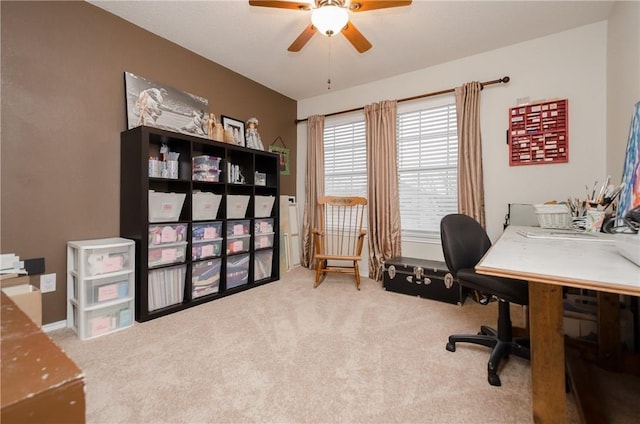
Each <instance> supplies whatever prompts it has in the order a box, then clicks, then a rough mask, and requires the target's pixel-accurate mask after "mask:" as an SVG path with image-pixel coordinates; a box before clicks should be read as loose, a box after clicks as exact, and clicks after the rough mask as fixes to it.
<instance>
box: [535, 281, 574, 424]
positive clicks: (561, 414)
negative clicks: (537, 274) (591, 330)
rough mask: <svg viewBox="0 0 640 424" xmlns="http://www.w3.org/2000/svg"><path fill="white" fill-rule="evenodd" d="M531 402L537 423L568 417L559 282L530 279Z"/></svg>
mask: <svg viewBox="0 0 640 424" xmlns="http://www.w3.org/2000/svg"><path fill="white" fill-rule="evenodd" d="M529 310H530V315H531V403H532V406H533V420H534V421H535V422H536V423H545V424H546V423H562V422H565V421H566V419H567V418H566V417H567V397H566V394H565V372H564V335H563V333H564V331H563V315H562V286H559V285H552V284H544V283H534V282H529Z"/></svg>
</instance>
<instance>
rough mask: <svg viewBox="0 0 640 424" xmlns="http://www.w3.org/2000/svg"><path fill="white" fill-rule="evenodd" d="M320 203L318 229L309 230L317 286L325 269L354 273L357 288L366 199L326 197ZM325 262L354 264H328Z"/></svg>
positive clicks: (323, 275)
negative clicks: (313, 248) (311, 234)
mask: <svg viewBox="0 0 640 424" xmlns="http://www.w3.org/2000/svg"><path fill="white" fill-rule="evenodd" d="M318 204H319V205H320V209H321V212H320V217H319V228H314V229H312V233H313V238H314V241H315V262H316V282H315V284H314V286H313V287H314V288H315V287H318V286H319V285H320V283H321V282H322V280H323V279H324V277H325V274H326V273H327V272H339V273H347V274H354V277H355V280H356V287H357V288H358V290H360V273H359V269H358V261H359V260H360V258H361V254H362V243H363V242H364V236H365V235H366V234H367V232H366V230H363V229H362V224H363V219H364V211H365V206H366V205H367V199H365V198H364V197H355V196H325V197H321V198H320V199H318ZM328 261H332V262H333V261H338V262H340V263H343V262H351V263H352V264H353V265H351V264H349V265H345V264H343V265H334V264H333V263H332V264H331V265H329V262H328Z"/></svg>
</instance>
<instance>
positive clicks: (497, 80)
mask: <svg viewBox="0 0 640 424" xmlns="http://www.w3.org/2000/svg"><path fill="white" fill-rule="evenodd" d="M509 80H510V78H509V77H502V78H499V79H496V80H492V81H486V82H482V83H480V85H481V86H482V88H484V86H485V85H493V84H500V83H502V84H506V83H508V82H509ZM455 91H456V89H455V88H449V89H447V90H440V91H434V92H431V93H426V94H419V95H417V96H412V97H405V98H404V99H398V100H396V101H397V102H398V103H401V102H407V101H409V100H417V99H422V98H425V97H433V96H439V95H441V94H447V93H453V92H455ZM363 109H364V107H356V108H354V109H348V110H341V111H339V112H333V113H327V114H326V115H324V116H325V117H327V116H334V115H341V114H343V113H349V112H356V111H358V110H363ZM307 119H308V118H304V119H296V124H299V123H300V122H304V121H306V120H307Z"/></svg>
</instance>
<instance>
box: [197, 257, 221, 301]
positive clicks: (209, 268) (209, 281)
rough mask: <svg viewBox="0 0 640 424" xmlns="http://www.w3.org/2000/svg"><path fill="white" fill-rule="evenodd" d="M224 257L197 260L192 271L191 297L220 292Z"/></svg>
mask: <svg viewBox="0 0 640 424" xmlns="http://www.w3.org/2000/svg"><path fill="white" fill-rule="evenodd" d="M221 267H222V259H213V260H210V261H202V262H195V263H194V264H193V269H192V271H191V297H192V298H194V299H195V298H196V297H201V296H206V295H208V294H213V293H218V290H219V288H220V269H221Z"/></svg>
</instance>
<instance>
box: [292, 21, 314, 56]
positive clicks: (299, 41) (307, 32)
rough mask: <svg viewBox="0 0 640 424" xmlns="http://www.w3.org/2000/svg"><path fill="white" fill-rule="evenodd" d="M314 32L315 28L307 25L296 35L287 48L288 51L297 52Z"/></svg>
mask: <svg viewBox="0 0 640 424" xmlns="http://www.w3.org/2000/svg"><path fill="white" fill-rule="evenodd" d="M315 33H316V28H315V27H314V26H313V25H312V24H309V25H307V27H306V28H305V29H304V31H302V33H300V35H298V38H296V40H295V41H294V42H293V43H291V45H290V46H289V48H288V49H287V50H289V51H290V52H299V51H300V49H302V48H303V47H304V45H305V44H307V42H308V41H309V40H311V37H313V35H314V34H315Z"/></svg>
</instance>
